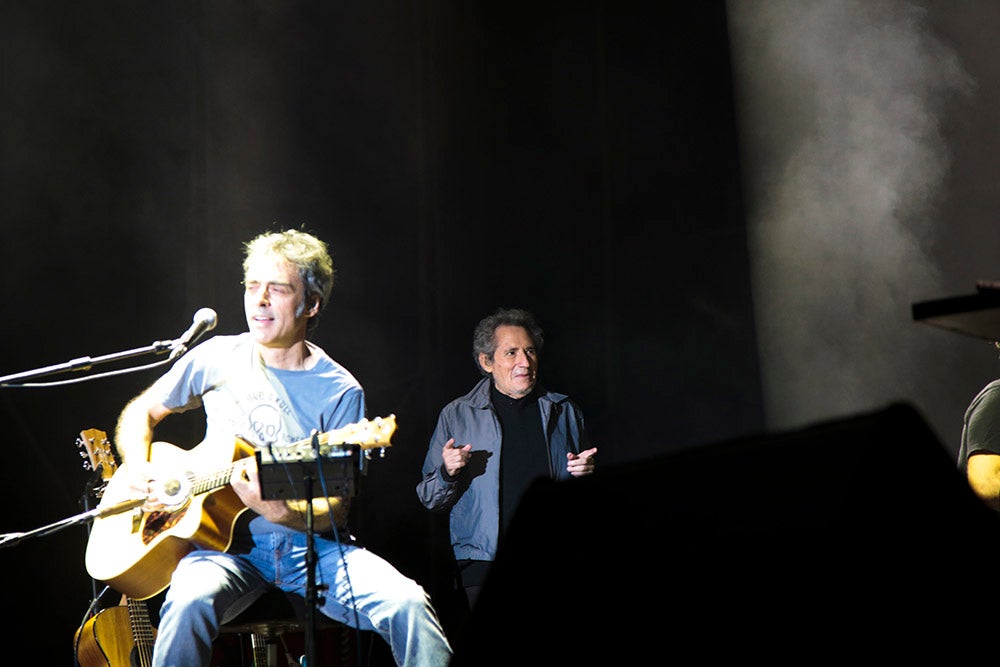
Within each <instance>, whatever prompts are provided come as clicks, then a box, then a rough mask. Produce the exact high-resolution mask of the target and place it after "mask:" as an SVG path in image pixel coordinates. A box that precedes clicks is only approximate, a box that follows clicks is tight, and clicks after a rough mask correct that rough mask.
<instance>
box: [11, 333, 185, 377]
mask: <svg viewBox="0 0 1000 667" xmlns="http://www.w3.org/2000/svg"><path fill="white" fill-rule="evenodd" d="M175 342H176V341H172V340H158V341H156V342H154V343H153V344H152V345H147V346H145V347H137V348H134V349H131V350H125V351H124V352H114V353H112V354H105V355H102V356H100V357H79V358H77V359H71V360H69V361H67V362H65V363H61V364H54V365H52V366H45V367H44V368H37V369H35V370H30V371H24V372H22V373H14V374H12V375H5V376H3V377H0V386H6V385H8V383H10V382H13V381H18V380H29V379H31V378H36V377H41V376H43V375H52V374H53V373H62V372H65V371H89V370H90V369H91V368H92V367H93V366H94V365H96V364H103V363H106V362H109V361H118V360H120V359H128V358H130V357H137V356H139V355H142V354H150V353H153V354H161V353H163V352H166V351H167V350H170V349H173V348H174V346H175ZM14 386H16V385H14Z"/></svg>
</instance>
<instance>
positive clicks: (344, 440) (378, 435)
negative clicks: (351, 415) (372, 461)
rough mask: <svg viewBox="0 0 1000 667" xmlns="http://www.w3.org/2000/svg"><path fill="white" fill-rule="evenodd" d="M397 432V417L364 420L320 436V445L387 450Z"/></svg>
mask: <svg viewBox="0 0 1000 667" xmlns="http://www.w3.org/2000/svg"><path fill="white" fill-rule="evenodd" d="M395 432H396V415H389V416H388V417H376V418H375V419H362V420H361V421H359V422H356V423H354V424H348V425H347V426H345V427H343V428H338V429H337V430H335V431H328V432H327V433H324V434H322V435H320V440H319V441H320V444H326V445H358V446H359V447H361V449H375V448H382V449H384V448H386V447H388V446H389V445H391V444H392V435H393V434H394V433H395Z"/></svg>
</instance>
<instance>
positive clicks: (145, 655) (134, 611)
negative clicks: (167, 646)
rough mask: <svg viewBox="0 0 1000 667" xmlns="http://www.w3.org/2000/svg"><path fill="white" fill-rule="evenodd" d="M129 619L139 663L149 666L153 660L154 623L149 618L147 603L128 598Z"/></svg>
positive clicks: (142, 666) (143, 666)
mask: <svg viewBox="0 0 1000 667" xmlns="http://www.w3.org/2000/svg"><path fill="white" fill-rule="evenodd" d="M127 604H128V620H129V624H130V625H131V626H132V639H133V640H134V641H135V650H136V653H137V654H138V658H139V665H140V666H141V667H147V666H148V665H151V664H152V662H153V624H152V622H151V621H150V620H149V609H148V608H147V607H146V603H145V602H144V601H142V600H136V599H135V598H127Z"/></svg>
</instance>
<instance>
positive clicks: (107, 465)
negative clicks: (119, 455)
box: [76, 428, 117, 481]
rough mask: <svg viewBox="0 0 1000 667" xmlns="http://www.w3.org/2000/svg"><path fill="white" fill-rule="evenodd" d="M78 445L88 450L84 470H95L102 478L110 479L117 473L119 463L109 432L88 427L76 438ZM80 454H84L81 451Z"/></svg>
mask: <svg viewBox="0 0 1000 667" xmlns="http://www.w3.org/2000/svg"><path fill="white" fill-rule="evenodd" d="M76 446H77V447H83V448H84V449H85V450H86V452H87V453H86V457H87V460H86V461H84V463H83V468H84V470H94V471H98V472H100V473H101V479H103V480H105V481H107V480H110V479H111V477H112V475H114V473H115V469H116V468H117V463H115V456H114V453H113V452H112V451H111V441H110V440H108V434H107V433H105V432H104V431H101V430H100V429H96V428H88V429H86V430H84V431H80V436H79V437H78V438H77V439H76ZM80 456H84V454H83V453H82V452H81V453H80Z"/></svg>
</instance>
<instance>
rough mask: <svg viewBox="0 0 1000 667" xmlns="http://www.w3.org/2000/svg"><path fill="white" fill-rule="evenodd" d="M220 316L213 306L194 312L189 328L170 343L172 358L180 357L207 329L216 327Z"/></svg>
mask: <svg viewBox="0 0 1000 667" xmlns="http://www.w3.org/2000/svg"><path fill="white" fill-rule="evenodd" d="M218 319H219V316H218V315H216V314H215V311H214V310H212V309H211V308H199V309H198V312H197V313H195V314H194V321H193V322H192V323H191V326H189V327H188V330H187V331H185V332H184V333H182V334H181V337H180V338H178V339H176V340H174V341H172V342H171V343H170V359H176V358H177V357H180V356H181V355H183V354H184V353H185V352H187V351H188V348H189V347H190V346H191V345H194V343H195V342H196V341H197V340H198V339H199V338H201V337H202V335H204V333H205V332H206V331H211V330H212V329H214V328H215V324H216V322H217V321H218Z"/></svg>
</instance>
